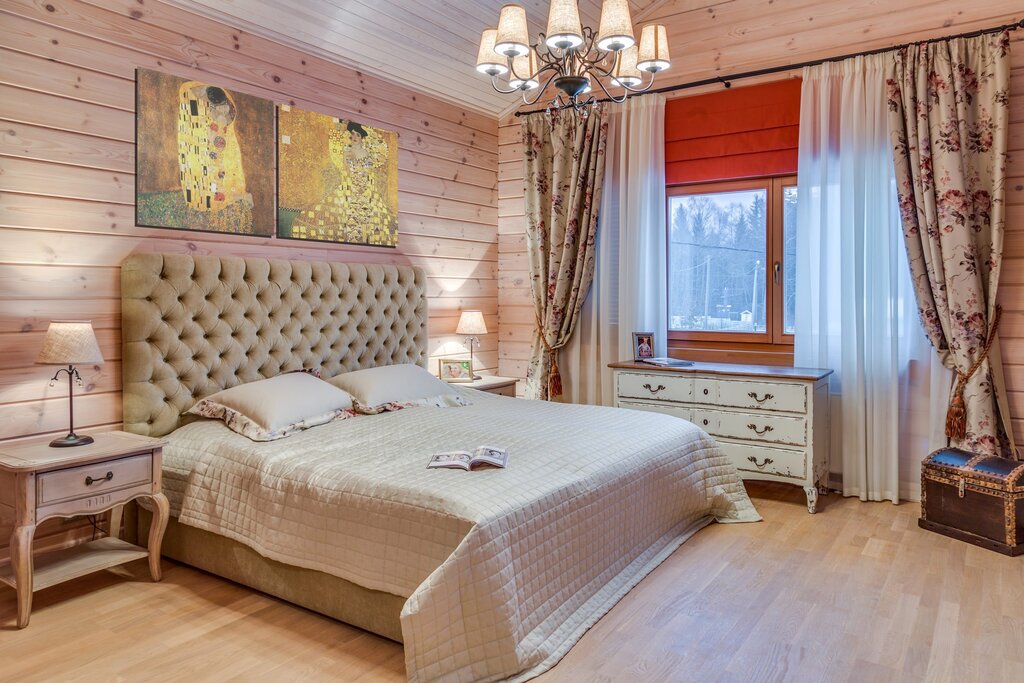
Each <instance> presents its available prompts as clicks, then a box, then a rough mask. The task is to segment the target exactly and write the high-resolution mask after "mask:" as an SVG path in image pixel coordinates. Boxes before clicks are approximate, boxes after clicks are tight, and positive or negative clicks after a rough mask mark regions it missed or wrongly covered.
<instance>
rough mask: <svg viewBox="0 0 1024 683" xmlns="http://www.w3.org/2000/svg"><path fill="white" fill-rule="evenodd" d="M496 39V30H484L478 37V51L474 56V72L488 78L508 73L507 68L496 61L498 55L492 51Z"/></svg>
mask: <svg viewBox="0 0 1024 683" xmlns="http://www.w3.org/2000/svg"><path fill="white" fill-rule="evenodd" d="M497 37H498V30H497V29H493V28H489V29H485V30H484V32H483V34H482V35H481V36H480V51H479V52H478V53H477V55H476V70H477V71H479V72H480V73H482V74H487V75H488V76H500V75H501V74H503V73H505V72H506V71H508V67H507V66H505V65H504V64H502V63H501V62H500V61H498V59H499V57H498V53H497V52H495V51H494V44H495V41H496V39H497Z"/></svg>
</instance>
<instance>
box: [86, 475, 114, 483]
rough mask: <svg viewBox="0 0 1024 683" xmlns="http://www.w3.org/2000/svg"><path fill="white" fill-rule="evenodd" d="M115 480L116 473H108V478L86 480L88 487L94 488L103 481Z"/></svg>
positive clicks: (87, 478) (89, 478) (88, 478)
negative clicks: (94, 485) (93, 486)
mask: <svg viewBox="0 0 1024 683" xmlns="http://www.w3.org/2000/svg"><path fill="white" fill-rule="evenodd" d="M113 478H114V473H113V472H107V476H105V477H100V478H99V479H93V478H92V477H86V478H85V485H86V486H92V485H93V484H96V483H98V482H101V481H110V480H111V479H113Z"/></svg>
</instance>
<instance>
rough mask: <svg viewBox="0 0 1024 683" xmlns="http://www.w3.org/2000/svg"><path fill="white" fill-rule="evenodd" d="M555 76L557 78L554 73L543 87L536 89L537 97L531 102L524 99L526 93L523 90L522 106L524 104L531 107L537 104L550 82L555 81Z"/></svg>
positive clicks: (556, 73) (556, 74)
mask: <svg viewBox="0 0 1024 683" xmlns="http://www.w3.org/2000/svg"><path fill="white" fill-rule="evenodd" d="M556 76H558V72H555V73H553V74H551V76H549V77H548V80H547V81H546V82H545V83H544V87H542V88H537V96H536V97H534V98H533V99H532V100H528V99H527V98H526V93H527V91H526V90H524V91H523V104H526V105H529V106H533V105H535V104H537V102H539V101H540V98H541V97H543V96H544V93H545V92H546V91H547V89H548V86H549V85H551V81H553V80H555V77H556Z"/></svg>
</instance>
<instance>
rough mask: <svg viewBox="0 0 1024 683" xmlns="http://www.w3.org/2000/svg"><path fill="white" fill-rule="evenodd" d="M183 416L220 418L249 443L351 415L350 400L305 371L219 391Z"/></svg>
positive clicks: (276, 437) (269, 439) (278, 437)
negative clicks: (249, 441) (249, 440)
mask: <svg viewBox="0 0 1024 683" xmlns="http://www.w3.org/2000/svg"><path fill="white" fill-rule="evenodd" d="M188 412H189V413H191V414H193V415H200V416H202V417H209V418H213V419H215V420H223V421H224V424H226V425H227V426H228V428H229V429H231V430H232V431H235V432H238V433H239V434H241V435H242V436H246V437H249V438H250V439H252V440H253V441H273V440H274V439H280V438H283V437H286V436H288V435H289V434H294V433H295V432H298V431H301V430H303V429H308V428H309V427H315V426H316V425H321V424H324V423H325V422H330V421H331V420H333V419H335V418H338V417H351V416H352V415H354V414H355V412H354V411H353V410H352V397H351V396H349V395H348V394H347V393H345V392H344V391H342V390H341V389H339V388H337V387H334V386H331V385H330V384H328V383H327V382H325V381H323V380H322V379H317V378H316V377H314V376H313V375H311V374H308V373H304V372H290V373H286V374H284V375H278V376H277V377H271V378H270V379H261V380H258V381H255V382H249V383H247V384H240V385H238V386H236V387H231V388H230V389H225V390H224V391H218V392H217V393H216V394H213V395H212V396H207V397H206V398H204V399H202V400H200V401H199V402H198V403H196V404H195V405H194V406H192V408H191V409H190V410H188Z"/></svg>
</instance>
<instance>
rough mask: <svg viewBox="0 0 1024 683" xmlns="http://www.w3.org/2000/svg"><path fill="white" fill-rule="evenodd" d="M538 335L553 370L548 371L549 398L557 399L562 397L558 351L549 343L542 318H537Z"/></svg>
mask: <svg viewBox="0 0 1024 683" xmlns="http://www.w3.org/2000/svg"><path fill="white" fill-rule="evenodd" d="M537 335H538V336H539V337H540V343H541V344H543V345H544V350H545V351H547V353H548V359H549V361H550V363H551V369H550V370H549V371H548V398H557V397H558V396H561V395H562V375H561V374H560V373H559V372H558V349H556V348H554V347H553V346H551V344H549V343H548V338H547V335H545V334H544V325H543V324H542V323H541V320H540V316H537Z"/></svg>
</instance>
